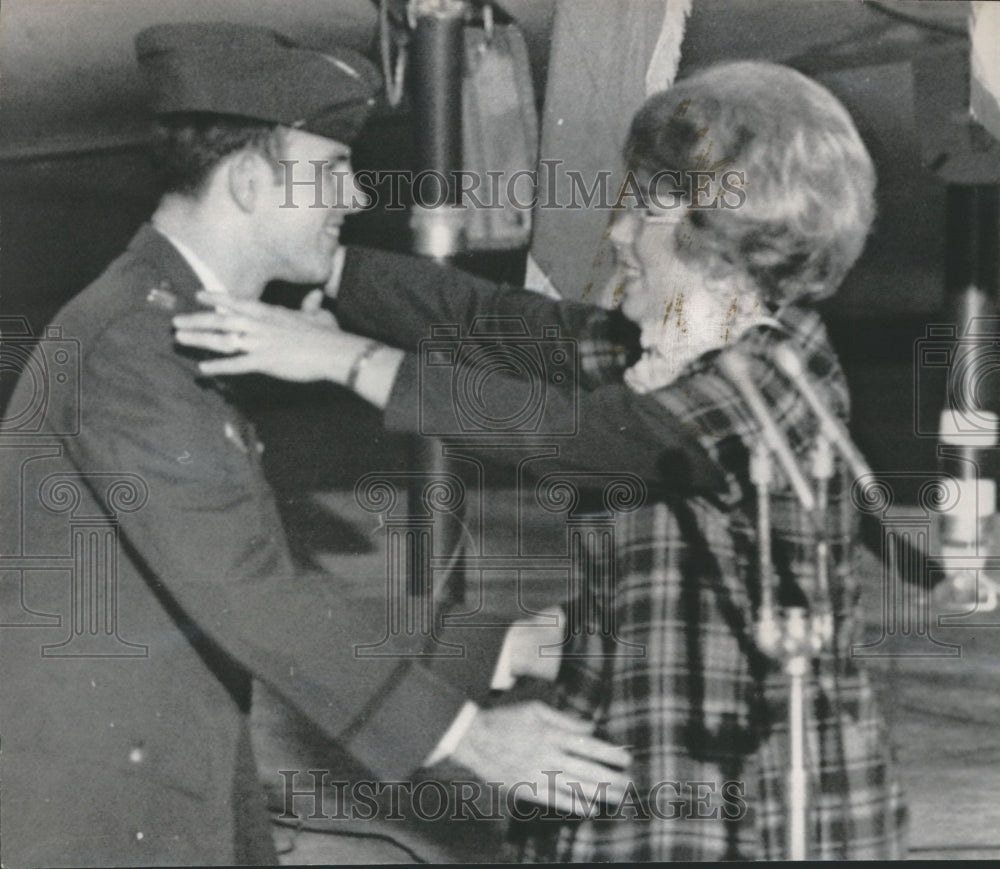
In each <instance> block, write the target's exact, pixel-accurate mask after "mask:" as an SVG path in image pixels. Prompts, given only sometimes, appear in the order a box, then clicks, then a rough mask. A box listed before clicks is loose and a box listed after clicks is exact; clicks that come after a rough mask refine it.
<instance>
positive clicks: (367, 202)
mask: <svg viewBox="0 0 1000 869" xmlns="http://www.w3.org/2000/svg"><path fill="white" fill-rule="evenodd" d="M344 186H345V187H346V188H347V190H346V193H347V196H346V202H347V208H348V211H349V212H351V213H352V214H353V213H354V212H355V211H364V210H365V209H366V208H371V206H372V198H371V196H369V195H368V192H367V191H366V190H365V189H364V188H363V187H362V186H361V184H360V183H359V182H358V176H357V175H355V174H354V172H350V173H348V176H347V178H346V179H345V185H344Z"/></svg>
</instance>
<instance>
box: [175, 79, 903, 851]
mask: <svg viewBox="0 0 1000 869" xmlns="http://www.w3.org/2000/svg"><path fill="white" fill-rule="evenodd" d="M625 156H626V160H627V163H628V167H629V170H630V175H629V178H630V182H629V185H628V186H627V187H626V189H625V192H624V195H623V196H622V201H621V205H622V206H623V207H622V208H621V209H620V210H619V211H617V212H616V213H615V215H614V217H613V220H612V226H611V234H612V240H613V241H614V243H615V246H616V249H617V251H618V255H619V259H620V265H621V270H620V274H619V284H618V286H617V287H616V292H615V295H616V296H617V297H619V298H620V312H611V313H609V312H606V311H603V310H601V309H596V308H590V307H587V306H583V305H579V304H575V303H568V302H563V303H553V302H550V301H549V300H546V299H542V298H541V297H539V296H537V295H534V294H530V293H525V292H521V291H515V290H510V289H506V290H504V289H499V290H498V288H496V287H493V286H488V285H487V284H486V283H485V282H482V281H477V280H475V279H471V278H469V277H468V276H461V275H460V273H456V272H455V271H454V270H448V269H445V268H442V267H439V266H436V265H430V264H426V263H423V264H419V265H418V264H416V263H414V261H412V260H409V259H406V258H400V257H393V256H391V255H387V254H383V253H381V252H372V251H368V252H365V251H357V250H354V251H349V252H348V254H347V259H346V264H345V266H344V271H343V277H342V279H341V282H340V290H339V295H338V301H337V316H338V319H339V321H340V325H341V326H342V327H343V328H344V329H348V330H350V331H352V332H355V333H358V334H361V335H367V336H375V337H377V338H379V339H381V340H382V341H384V342H386V344H387V345H391V347H389V346H386V347H373V346H372V345H371V344H370V343H366V342H361V343H360V344H359V343H357V339H356V338H355V336H353V335H349V334H347V333H346V332H340V331H338V330H337V328H336V327H335V326H329V325H327V324H325V323H319V322H317V321H316V319H315V318H313V319H312V320H311V321H309V323H308V324H307V323H306V322H305V320H301V321H300V320H299V319H297V317H298V315H292V314H291V313H290V312H289V313H285V312H283V313H282V315H281V316H275V314H274V312H268V311H266V310H265V309H264V308H262V307H261V306H259V305H257V304H255V303H230V302H227V303H226V307H227V308H229V309H230V311H231V312H232V313H225V312H223V313H219V314H204V315H196V316H195V317H193V318H183V322H182V323H180V325H181V326H183V327H184V330H185V331H183V332H181V333H179V339H180V340H182V341H183V342H185V343H190V344H195V345H198V346H203V347H207V348H209V349H217V350H227V349H231V348H230V347H229V345H228V344H227V343H226V340H227V339H226V333H227V332H229V331H238V332H241V333H243V335H244V336H249V339H247V338H246V337H244V340H243V344H244V346H246V345H249V346H250V347H251V348H252V349H250V350H249V351H247V352H246V353H245V354H244V355H242V356H238V357H234V358H230V359H226V360H217V361H211V362H206V363H202V368H203V370H205V371H206V373H215V374H220V373H242V372H244V371H251V370H257V371H264V372H266V373H272V374H275V375H277V376H284V377H294V379H319V378H327V379H331V380H334V381H336V382H339V383H345V382H346V383H348V385H350V386H351V387H353V388H354V389H355V391H357V392H358V393H359V394H360V395H362V396H363V397H365V398H367V399H368V400H369V401H371V402H372V403H374V404H376V405H378V406H380V407H383V408H385V411H386V420H387V423H388V424H389V425H391V426H393V427H398V428H408V429H415V428H417V427H418V426H419V420H420V418H421V414H423V415H424V418H425V419H426V418H428V414H431V415H435V414H437V415H446V414H447V413H448V412H449V409H450V408H451V403H453V402H454V401H455V398H454V396H453V395H452V393H451V391H450V390H449V389H440V390H435V389H431V388H429V387H428V383H427V381H426V380H424V381H422V380H421V379H420V376H419V375H420V367H419V359H418V358H417V356H416V355H415V354H414V352H413V351H415V350H417V349H418V347H419V342H420V340H421V339H422V338H425V337H426V336H428V335H429V334H430V326H431V325H433V324H441V323H449V324H458V325H459V326H460V327H461V333H462V334H468V330H469V328H470V327H471V324H472V322H473V320H474V319H475V318H476V317H478V316H482V315H505V314H508V315H509V314H517V315H519V316H521V317H523V318H524V320H525V321H526V322H527V323H528V325H529V326H530V327H531V330H532V334H536V329H537V328H541V327H542V326H551V325H553V324H555V325H558V326H559V328H560V330H561V332H560V333H561V334H571V335H573V336H574V337H576V338H577V339H578V340H577V347H578V349H579V359H580V374H581V379H580V381H579V382H580V385H581V386H583V387H584V391H582V392H580V393H579V394H576V395H572V396H570V395H563V394H560V393H559V391H558V390H550V391H549V392H548V393H547V394H546V402H547V407H546V413H548V414H549V416H550V417H558V416H559V414H560V413H563V412H564V413H567V414H569V413H575V412H577V411H578V412H579V417H580V425H579V430H578V434H577V436H576V437H574V438H569V439H566V440H564V441H561V442H560V453H559V461H560V462H562V463H563V464H565V465H569V466H571V467H575V468H580V467H582V468H586V469H590V470H600V471H613V472H629V473H632V474H637V475H639V476H641V477H642V479H643V480H644V481H645V485H646V498H645V503H644V504H643V505H642V506H641V507H640V508H639V509H637V510H634V511H633V512H630V513H624V514H622V515H620V516H619V517H618V519H617V523H616V529H615V531H616V545H617V549H616V552H615V558H614V569H615V576H614V585H613V593H611V594H596V593H595V594H594V595H593V599H591V600H587V601H582V602H581V603H583V604H585V605H584V606H581V608H580V609H581V611H582V612H586V613H589V618H591V619H592V620H593V623H594V626H595V628H596V627H597V626H604V627H605V629H604V630H601V629H595V630H583V631H580V632H576V633H574V634H573V635H572V637H571V640H570V643H569V645H568V646H567V647H566V648H565V650H564V656H563V665H562V668H561V672H560V674H559V681H558V701H557V702H558V703H559V704H560V705H561V706H563V707H565V708H569V709H573V710H575V711H576V712H577V713H578V714H579V715H580V716H582V717H584V718H586V719H588V720H590V721H592V722H593V724H594V728H595V729H594V733H595V735H596V736H598V737H601V738H603V739H605V740H608V741H610V742H612V743H615V744H619V745H626V746H629V748H630V751H631V753H632V764H631V766H630V768H629V772H630V775H631V778H632V785H633V787H632V788H630V789H629V791H627V792H626V794H625V797H624V798H623V799H615V800H613V801H611V802H610V803H608V804H606V805H604V806H603V807H600V808H599V810H598V811H596V812H592V813H591V815H592V816H590V817H586V818H583V819H580V818H571V817H562V816H559V815H556V814H555V813H551V812H547V813H545V815H544V816H543V817H540V818H538V819H537V820H535V821H533V822H531V823H526V824H521V825H518V827H517V829H516V833H517V835H518V837H519V839H520V841H521V844H522V845H523V847H524V853H525V857H526V858H527V859H535V860H561V861H567V860H568V861H587V860H591V861H642V860H675V859H781V858H784V857H787V856H788V855H787V853H786V850H785V848H786V835H785V822H786V813H787V795H786V793H785V789H786V773H787V766H788V741H787V720H788V713H787V700H786V698H787V691H786V688H785V679H784V677H783V675H782V671H781V665H780V662H779V661H777V660H776V659H775V658H774V657H772V656H771V655H769V654H767V653H766V652H765V651H764V650H763V649H762V648H761V647H760V645H759V643H758V639H757V634H756V631H755V623H756V622H757V620H758V617H759V603H760V598H761V587H762V580H761V577H760V575H759V573H758V570H757V564H758V546H757V537H758V535H757V528H756V509H755V505H756V495H755V489H754V486H753V484H752V483H751V480H750V462H749V454H750V450H751V449H752V448H753V446H754V445H755V444H756V443H757V441H758V440H759V438H760V428H759V425H758V423H757V422H756V419H755V417H754V415H753V414H752V413H751V412H750V410H749V409H748V407H747V403H746V401H745V399H744V398H743V396H742V395H741V393H740V391H739V389H737V388H736V387H735V386H734V385H733V383H732V382H731V381H730V380H729V379H728V378H727V377H726V376H725V375H724V374H723V371H722V367H721V366H720V359H722V357H723V356H724V355H725V354H729V353H734V352H738V353H740V354H741V355H742V356H743V357H744V358H745V359H746V360H747V362H748V364H749V366H750V369H751V373H752V378H753V380H754V381H755V383H756V385H757V387H758V389H759V390H760V392H761V393H762V394H763V396H764V399H765V402H766V403H767V404H768V405H769V407H770V410H771V413H772V415H773V416H774V418H775V419H776V421H777V425H778V427H779V428H780V430H781V432H782V435H783V437H784V439H785V440H786V441H787V443H788V445H789V446H790V448H791V451H792V452H793V454H794V455H795V457H796V459H797V461H798V464H799V465H800V467H802V468H805V469H807V473H808V468H809V467H810V462H811V461H812V451H813V447H814V444H815V441H816V437H817V434H818V432H819V423H818V421H817V420H816V418H815V416H814V415H813V413H812V412H811V411H810V410H809V408H808V406H807V404H806V402H805V401H804V399H803V398H802V396H801V395H800V393H799V390H798V389H797V388H796V385H795V383H793V382H792V381H791V380H790V379H789V378H787V377H785V376H784V375H783V374H781V373H780V369H779V368H778V366H777V365H776V363H775V350H776V348H777V347H778V346H779V344H781V343H786V344H790V345H791V347H792V348H793V349H794V350H795V352H796V354H797V355H798V357H799V358H800V359H801V360H802V362H803V363H804V366H805V369H806V372H807V376H808V378H809V380H810V381H811V383H812V384H813V386H814V388H815V389H816V390H818V391H819V393H820V395H821V396H822V398H823V400H824V402H825V403H826V405H827V407H829V409H830V410H831V411H833V412H834V413H835V414H836V415H838V416H839V417H840V418H841V419H842V420H845V421H846V419H847V414H848V396H847V390H846V384H845V380H844V376H843V372H842V371H841V368H840V365H839V363H838V361H837V359H836V356H835V355H834V353H833V350H832V349H831V347H830V344H829V341H828V339H827V335H826V332H825V330H824V327H823V324H822V322H821V321H820V318H819V316H818V315H817V314H816V313H815V312H814V311H813V310H811V308H810V305H811V304H812V303H813V302H815V301H817V300H819V299H823V298H826V297H828V296H830V295H832V294H833V293H834V292H835V291H836V289H837V287H838V286H839V284H840V282H841V280H842V279H843V277H844V275H845V274H846V272H847V271H848V270H849V269H850V267H851V266H852V265H853V263H854V262H855V260H856V259H857V257H858V255H859V254H860V252H861V249H862V247H863V246H864V242H865V238H866V236H867V234H868V231H869V228H870V225H871V222H872V219H873V216H874V198H873V194H874V186H875V177H874V170H873V167H872V164H871V160H870V158H869V156H868V154H867V151H866V150H865V147H864V145H863V143H862V141H861V139H860V137H859V135H858V133H857V131H856V129H855V127H854V125H853V123H852V121H851V119H850V117H849V115H848V114H847V112H846V111H845V110H844V108H843V106H841V105H840V103H838V102H837V101H836V100H835V99H834V98H833V97H832V96H831V95H830V94H829V93H828V92H827V91H826V90H825V89H823V88H822V87H820V86H819V85H818V84H816V83H815V82H813V81H811V80H810V79H808V78H806V77H804V76H802V75H800V74H799V73H796V72H794V71H792V70H790V69H787V68H785V67H780V66H775V65H773V64H766V63H756V62H741V63H731V64H722V65H718V66H715V67H712V68H709V69H707V70H705V71H703V72H701V73H698V74H696V75H694V76H692V77H690V78H688V79H686V80H683V81H681V82H679V83H677V84H676V85H675V86H674V87H673V88H672V89H671V90H669V91H666V92H664V93H661V94H658V95H655V96H653V97H651V98H650V100H649V101H648V102H647V103H646V105H645V106H644V107H643V108H642V109H641V110H640V111H639V113H638V114H637V116H636V118H635V119H634V121H633V124H632V128H631V131H630V135H629V139H628V143H627V146H626V149H625ZM389 309H391V310H392V311H393V317H392V319H391V321H389V320H387V318H386V317H385V311H386V310H389ZM621 313H624V314H625V315H626V316H627V318H628V320H627V321H626V320H624V318H622V316H621ZM192 329H194V330H198V329H208V330H209V334H208V336H207V337H206V335H205V334H201V335H199V333H198V332H197V331H189V330H192ZM218 332H222V333H223V335H222V337H219V335H218ZM538 334H540V333H538ZM392 347H395V348H401V350H395V349H392ZM320 351H323V352H320ZM403 351H408V352H403ZM324 353H325V354H326V355H324ZM358 360H361V364H359V363H358ZM505 377H507V375H505V374H503V373H499V374H496V376H494V377H492V378H491V379H490V390H491V391H490V395H492V396H494V397H497V396H499V397H500V398H503V397H504V395H505V394H506V393H505V388H504V378H505ZM510 379H511V380H512V383H511V384H510V391H509V395H508V397H509V396H510V395H512V396H515V397H516V396H520V395H523V393H524V383H523V382H520V383H518V382H513V381H516V380H517V378H516V377H515V376H514V375H513V374H512V375H510ZM560 403H562V406H561V405H560ZM513 406H516V404H515V405H513ZM706 459H707V460H708V462H707V464H709V465H711V467H712V469H713V471H714V476H713V474H710V473H707V472H706V470H705V469H706ZM839 471H840V472H839V474H837V475H836V476H835V477H834V479H833V480H832V485H831V492H830V507H829V509H828V510H827V511H826V516H825V519H824V520H823V521H824V524H825V526H826V529H827V534H828V538H829V540H830V571H829V573H830V593H829V607H830V609H831V610H832V613H833V631H832V637H831V638H830V639H829V640H828V641H827V642H826V643H825V645H824V647H823V648H822V650H821V651H819V652H818V653H817V654H816V655H815V656H814V657H813V660H812V666H811V672H810V673H809V678H808V695H807V696H808V702H807V704H806V715H805V719H806V765H807V769H808V795H809V809H808V821H807V824H808V830H807V832H808V839H809V848H810V852H809V853H810V856H811V857H814V858H841V859H845V858H855V859H856V858H876V857H880V858H886V857H897V856H901V855H902V842H901V830H902V820H903V814H904V813H903V808H902V804H901V801H900V798H899V794H898V792H897V787H896V784H895V781H894V779H893V777H892V770H891V758H890V756H889V748H888V746H887V739H886V733H885V729H884V724H883V722H882V718H881V716H880V714H879V712H878V710H877V709H876V705H875V702H874V698H873V696H872V691H871V688H870V686H869V685H868V683H867V681H866V680H865V678H864V675H863V674H862V673H860V672H858V671H857V669H856V667H855V664H854V661H853V659H852V658H851V655H850V646H851V643H852V642H853V641H854V638H855V628H856V612H855V610H856V604H857V599H858V592H859V588H858V583H857V577H856V574H855V573H854V571H853V569H852V567H853V562H852V558H853V554H854V551H855V546H856V543H857V534H856V523H855V521H854V516H853V513H852V511H851V509H850V504H849V503H848V498H849V492H850V485H849V484H850V482H851V481H850V480H849V479H848V478H847V476H846V473H845V472H844V471H843V469H839ZM720 480H721V481H722V482H721V485H719V481H720ZM774 489H775V491H774V494H773V497H772V512H773V515H772V534H771V540H770V545H771V550H772V555H773V563H774V569H775V574H776V576H777V579H778V581H779V583H780V585H779V589H778V599H779V603H781V604H784V605H786V606H807V607H808V606H813V607H814V608H815V607H817V606H821V603H820V598H819V597H818V596H817V594H816V569H815V563H816V561H815V553H814V539H815V538H814V535H813V531H812V528H811V526H810V525H809V524H808V517H807V514H806V512H805V511H804V510H803V509H802V508H801V507H800V505H799V503H798V501H797V500H796V498H795V496H794V495H793V494H792V490H791V488H790V486H789V485H788V483H787V482H785V481H784V480H783V479H782V477H781V475H780V474H778V475H777V477H776V479H775V482H774ZM585 594H586V592H585ZM608 625H614V631H613V632H612V631H608V630H607V629H606V627H607V626H608ZM636 650H639V653H638V654H637V653H636ZM472 726H473V727H474V726H475V723H473V725H472Z"/></svg>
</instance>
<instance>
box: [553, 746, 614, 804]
mask: <svg viewBox="0 0 1000 869" xmlns="http://www.w3.org/2000/svg"><path fill="white" fill-rule="evenodd" d="M560 779H561V780H562V781H563V782H565V786H566V787H569V782H576V783H578V784H579V785H580V786H582V787H583V788H584V792H585V793H592V792H594V791H596V792H597V793H607V795H608V797H609V798H611V799H618V798H620V797H621V796H622V794H624V793H625V788H626V787H628V783H629V781H630V779H629V777H628V776H627V775H626V774H625V773H623V772H621V771H620V770H615V769H610V768H609V767H606V766H602V765H601V764H599V763H590V762H589V761H586V760H582V759H581V758H579V757H573V756H571V755H566V756H564V757H563V759H562V762H561V766H560Z"/></svg>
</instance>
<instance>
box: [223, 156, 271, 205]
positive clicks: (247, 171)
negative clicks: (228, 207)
mask: <svg viewBox="0 0 1000 869" xmlns="http://www.w3.org/2000/svg"><path fill="white" fill-rule="evenodd" d="M263 162H264V161H263V160H262V159H261V157H260V155H259V154H255V153H254V152H253V151H249V150H243V151H238V152H237V153H235V154H233V155H232V156H231V157H230V158H229V161H228V163H229V165H228V166H227V167H226V173H227V178H228V181H229V195H230V196H232V198H233V202H235V203H236V205H237V206H239V208H241V209H242V210H243V211H246V212H250V211H253V209H254V207H255V206H256V204H257V199H258V198H259V197H260V194H261V189H260V184H261V168H262V165H263Z"/></svg>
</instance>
